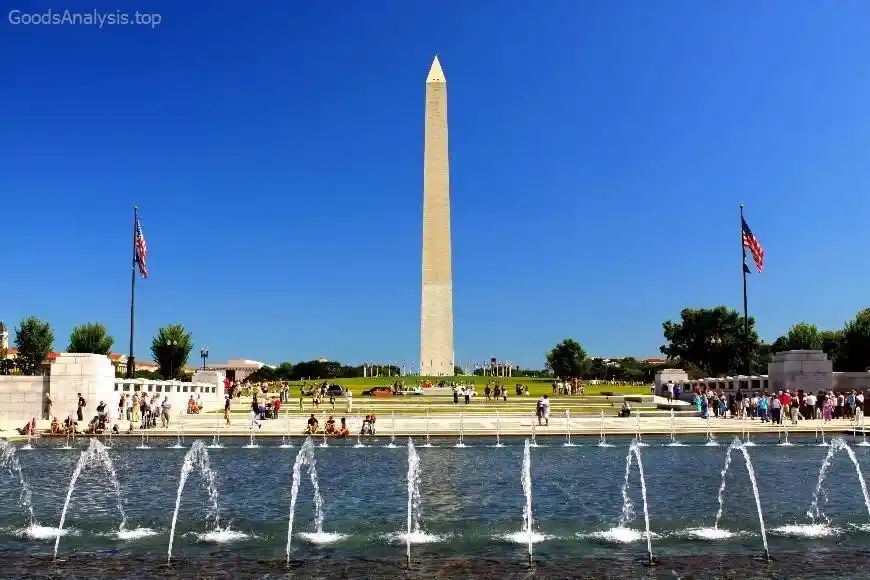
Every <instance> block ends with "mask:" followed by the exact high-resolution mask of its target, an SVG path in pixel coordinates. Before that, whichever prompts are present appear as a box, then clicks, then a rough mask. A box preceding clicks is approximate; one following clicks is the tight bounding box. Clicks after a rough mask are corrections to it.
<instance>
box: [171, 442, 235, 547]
mask: <svg viewBox="0 0 870 580" xmlns="http://www.w3.org/2000/svg"><path fill="white" fill-rule="evenodd" d="M194 469H197V470H198V471H199V475H200V478H201V479H202V484H203V487H205V488H206V490H207V492H208V499H209V503H210V504H211V505H210V506H209V511H208V513H207V514H206V522H208V520H209V519H213V520H214V522H213V524H212V530H211V531H212V532H221V531H224V530H221V528H220V507H219V505H218V491H217V485H216V483H215V474H214V471H212V469H211V465H210V464H209V459H208V451H207V450H206V448H205V445H204V444H203V442H202V441H199V440H197V441H194V442H193V445H191V447H190V450H189V451H188V452H187V453H186V454H185V456H184V461H183V463H182V464H181V475H180V476H179V478H178V491H177V492H176V493H175V511H173V512H172V524H171V525H170V529H169V547H168V548H167V554H166V561H167V562H171V561H172V544H173V541H174V540H175V524H176V523H177V522H178V508H179V507H181V493H182V492H183V491H184V485H185V484H186V483H187V479H188V477H190V473H191V472H192V471H193V470H194ZM226 531H229V528H227V529H226Z"/></svg>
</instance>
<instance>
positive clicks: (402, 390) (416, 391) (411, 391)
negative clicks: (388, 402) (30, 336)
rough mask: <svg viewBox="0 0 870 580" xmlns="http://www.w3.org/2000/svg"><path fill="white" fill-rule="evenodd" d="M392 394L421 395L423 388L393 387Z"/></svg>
mask: <svg viewBox="0 0 870 580" xmlns="http://www.w3.org/2000/svg"><path fill="white" fill-rule="evenodd" d="M393 394H394V395H422V394H423V389H421V388H420V387H417V386H405V387H393Z"/></svg>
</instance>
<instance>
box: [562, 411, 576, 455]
mask: <svg viewBox="0 0 870 580" xmlns="http://www.w3.org/2000/svg"><path fill="white" fill-rule="evenodd" d="M564 445H565V447H574V444H573V443H571V410H570V409H565V443H564Z"/></svg>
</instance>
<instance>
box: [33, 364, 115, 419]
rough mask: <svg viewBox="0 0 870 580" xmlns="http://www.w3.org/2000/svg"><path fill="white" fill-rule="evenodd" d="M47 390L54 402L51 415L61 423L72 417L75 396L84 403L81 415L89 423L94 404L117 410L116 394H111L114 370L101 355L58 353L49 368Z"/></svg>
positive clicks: (113, 386) (75, 405)
mask: <svg viewBox="0 0 870 580" xmlns="http://www.w3.org/2000/svg"><path fill="white" fill-rule="evenodd" d="M49 390H50V392H51V398H52V400H53V401H54V407H53V409H52V414H53V415H55V416H56V417H57V418H58V420H62V419H63V418H65V417H66V416H67V415H68V414H70V413H72V416H73V418H75V416H76V407H77V404H78V393H81V394H82V396H83V397H84V398H85V401H86V402H87V406H86V407H85V409H84V411H83V414H84V420H85V421H90V420H91V419H92V418H93V416H94V415H95V414H96V409H97V405H99V404H100V401H104V402H105V403H106V405H107V407H110V408H115V409H117V407H118V400H117V399H118V398H119V397H120V393H117V392H115V367H114V365H112V361H111V360H109V357H107V356H103V355H101V354H77V353H75V354H74V353H60V354H58V355H57V358H56V359H55V361H54V362H53V363H52V365H51V377H50V379H49Z"/></svg>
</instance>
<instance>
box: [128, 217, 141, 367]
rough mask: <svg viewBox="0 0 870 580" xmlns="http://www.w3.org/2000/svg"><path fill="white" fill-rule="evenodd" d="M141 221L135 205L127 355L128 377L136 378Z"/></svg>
mask: <svg viewBox="0 0 870 580" xmlns="http://www.w3.org/2000/svg"><path fill="white" fill-rule="evenodd" d="M138 221H139V207H138V206H135V205H134V206H133V264H132V273H131V274H132V275H131V277H130V354H128V355H127V378H128V379H132V378H135V373H136V358H135V357H134V356H133V328H134V326H135V323H136V222H138Z"/></svg>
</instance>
